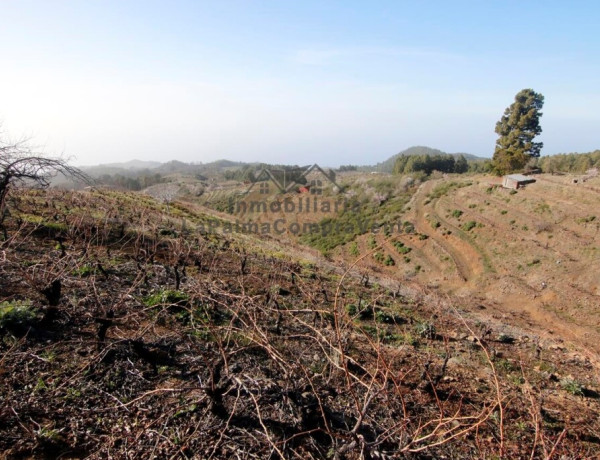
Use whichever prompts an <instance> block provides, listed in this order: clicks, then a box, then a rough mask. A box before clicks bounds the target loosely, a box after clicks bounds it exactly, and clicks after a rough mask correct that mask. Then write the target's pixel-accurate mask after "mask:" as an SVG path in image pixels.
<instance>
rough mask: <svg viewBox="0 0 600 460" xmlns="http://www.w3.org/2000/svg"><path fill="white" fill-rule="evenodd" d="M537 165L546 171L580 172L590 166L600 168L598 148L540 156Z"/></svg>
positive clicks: (599, 151)
mask: <svg viewBox="0 0 600 460" xmlns="http://www.w3.org/2000/svg"><path fill="white" fill-rule="evenodd" d="M536 164H537V166H538V167H539V168H540V169H541V170H542V171H543V172H546V173H556V172H567V173H576V174H582V173H584V172H586V171H587V170H588V169H591V168H600V150H595V151H594V152H591V153H565V154H560V155H552V156H547V157H542V158H540V159H539V160H538V161H537V163H536Z"/></svg>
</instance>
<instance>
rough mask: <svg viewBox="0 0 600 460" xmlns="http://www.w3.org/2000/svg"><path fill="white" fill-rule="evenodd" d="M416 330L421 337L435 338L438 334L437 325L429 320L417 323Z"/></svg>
mask: <svg viewBox="0 0 600 460" xmlns="http://www.w3.org/2000/svg"><path fill="white" fill-rule="evenodd" d="M415 331H416V333H417V334H418V335H419V336H420V337H423V338H425V339H433V338H434V337H435V334H436V331H435V326H434V325H433V324H432V323H429V322H423V323H419V324H417V327H416V328H415Z"/></svg>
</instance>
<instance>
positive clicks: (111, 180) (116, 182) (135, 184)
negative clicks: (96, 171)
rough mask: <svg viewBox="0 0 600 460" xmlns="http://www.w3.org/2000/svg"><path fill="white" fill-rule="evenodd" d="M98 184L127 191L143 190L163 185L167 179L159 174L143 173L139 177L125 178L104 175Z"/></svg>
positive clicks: (116, 175) (123, 176)
mask: <svg viewBox="0 0 600 460" xmlns="http://www.w3.org/2000/svg"><path fill="white" fill-rule="evenodd" d="M98 182H100V183H101V184H104V185H109V186H111V187H116V188H121V189H125V190H143V189H145V188H147V187H150V186H152V185H156V184H161V183H163V182H165V179H164V178H163V176H162V175H161V174H159V173H154V174H150V173H148V174H144V173H142V174H139V175H137V176H125V175H123V174H102V175H101V176H100V177H99V178H98Z"/></svg>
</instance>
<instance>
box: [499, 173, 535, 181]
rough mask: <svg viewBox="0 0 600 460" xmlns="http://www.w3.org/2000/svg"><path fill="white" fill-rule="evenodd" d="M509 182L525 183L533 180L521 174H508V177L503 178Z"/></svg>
mask: <svg viewBox="0 0 600 460" xmlns="http://www.w3.org/2000/svg"><path fill="white" fill-rule="evenodd" d="M505 177H507V178H509V179H511V180H515V181H517V182H526V181H534V182H535V179H533V178H531V177H529V176H524V175H523V174H509V175H508V176H505Z"/></svg>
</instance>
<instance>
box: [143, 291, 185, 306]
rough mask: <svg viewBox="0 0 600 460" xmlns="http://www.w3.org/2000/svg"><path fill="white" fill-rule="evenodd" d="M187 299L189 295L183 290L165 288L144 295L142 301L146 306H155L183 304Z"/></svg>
mask: <svg viewBox="0 0 600 460" xmlns="http://www.w3.org/2000/svg"><path fill="white" fill-rule="evenodd" d="M188 300H189V296H188V295H187V294H186V293H185V292H181V291H175V290H170V289H165V290H160V291H158V292H155V293H154V294H151V295H149V296H147V297H145V298H144V300H143V303H144V305H146V306H147V307H155V306H157V305H173V304H183V303H186V302H187V301H188Z"/></svg>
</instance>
